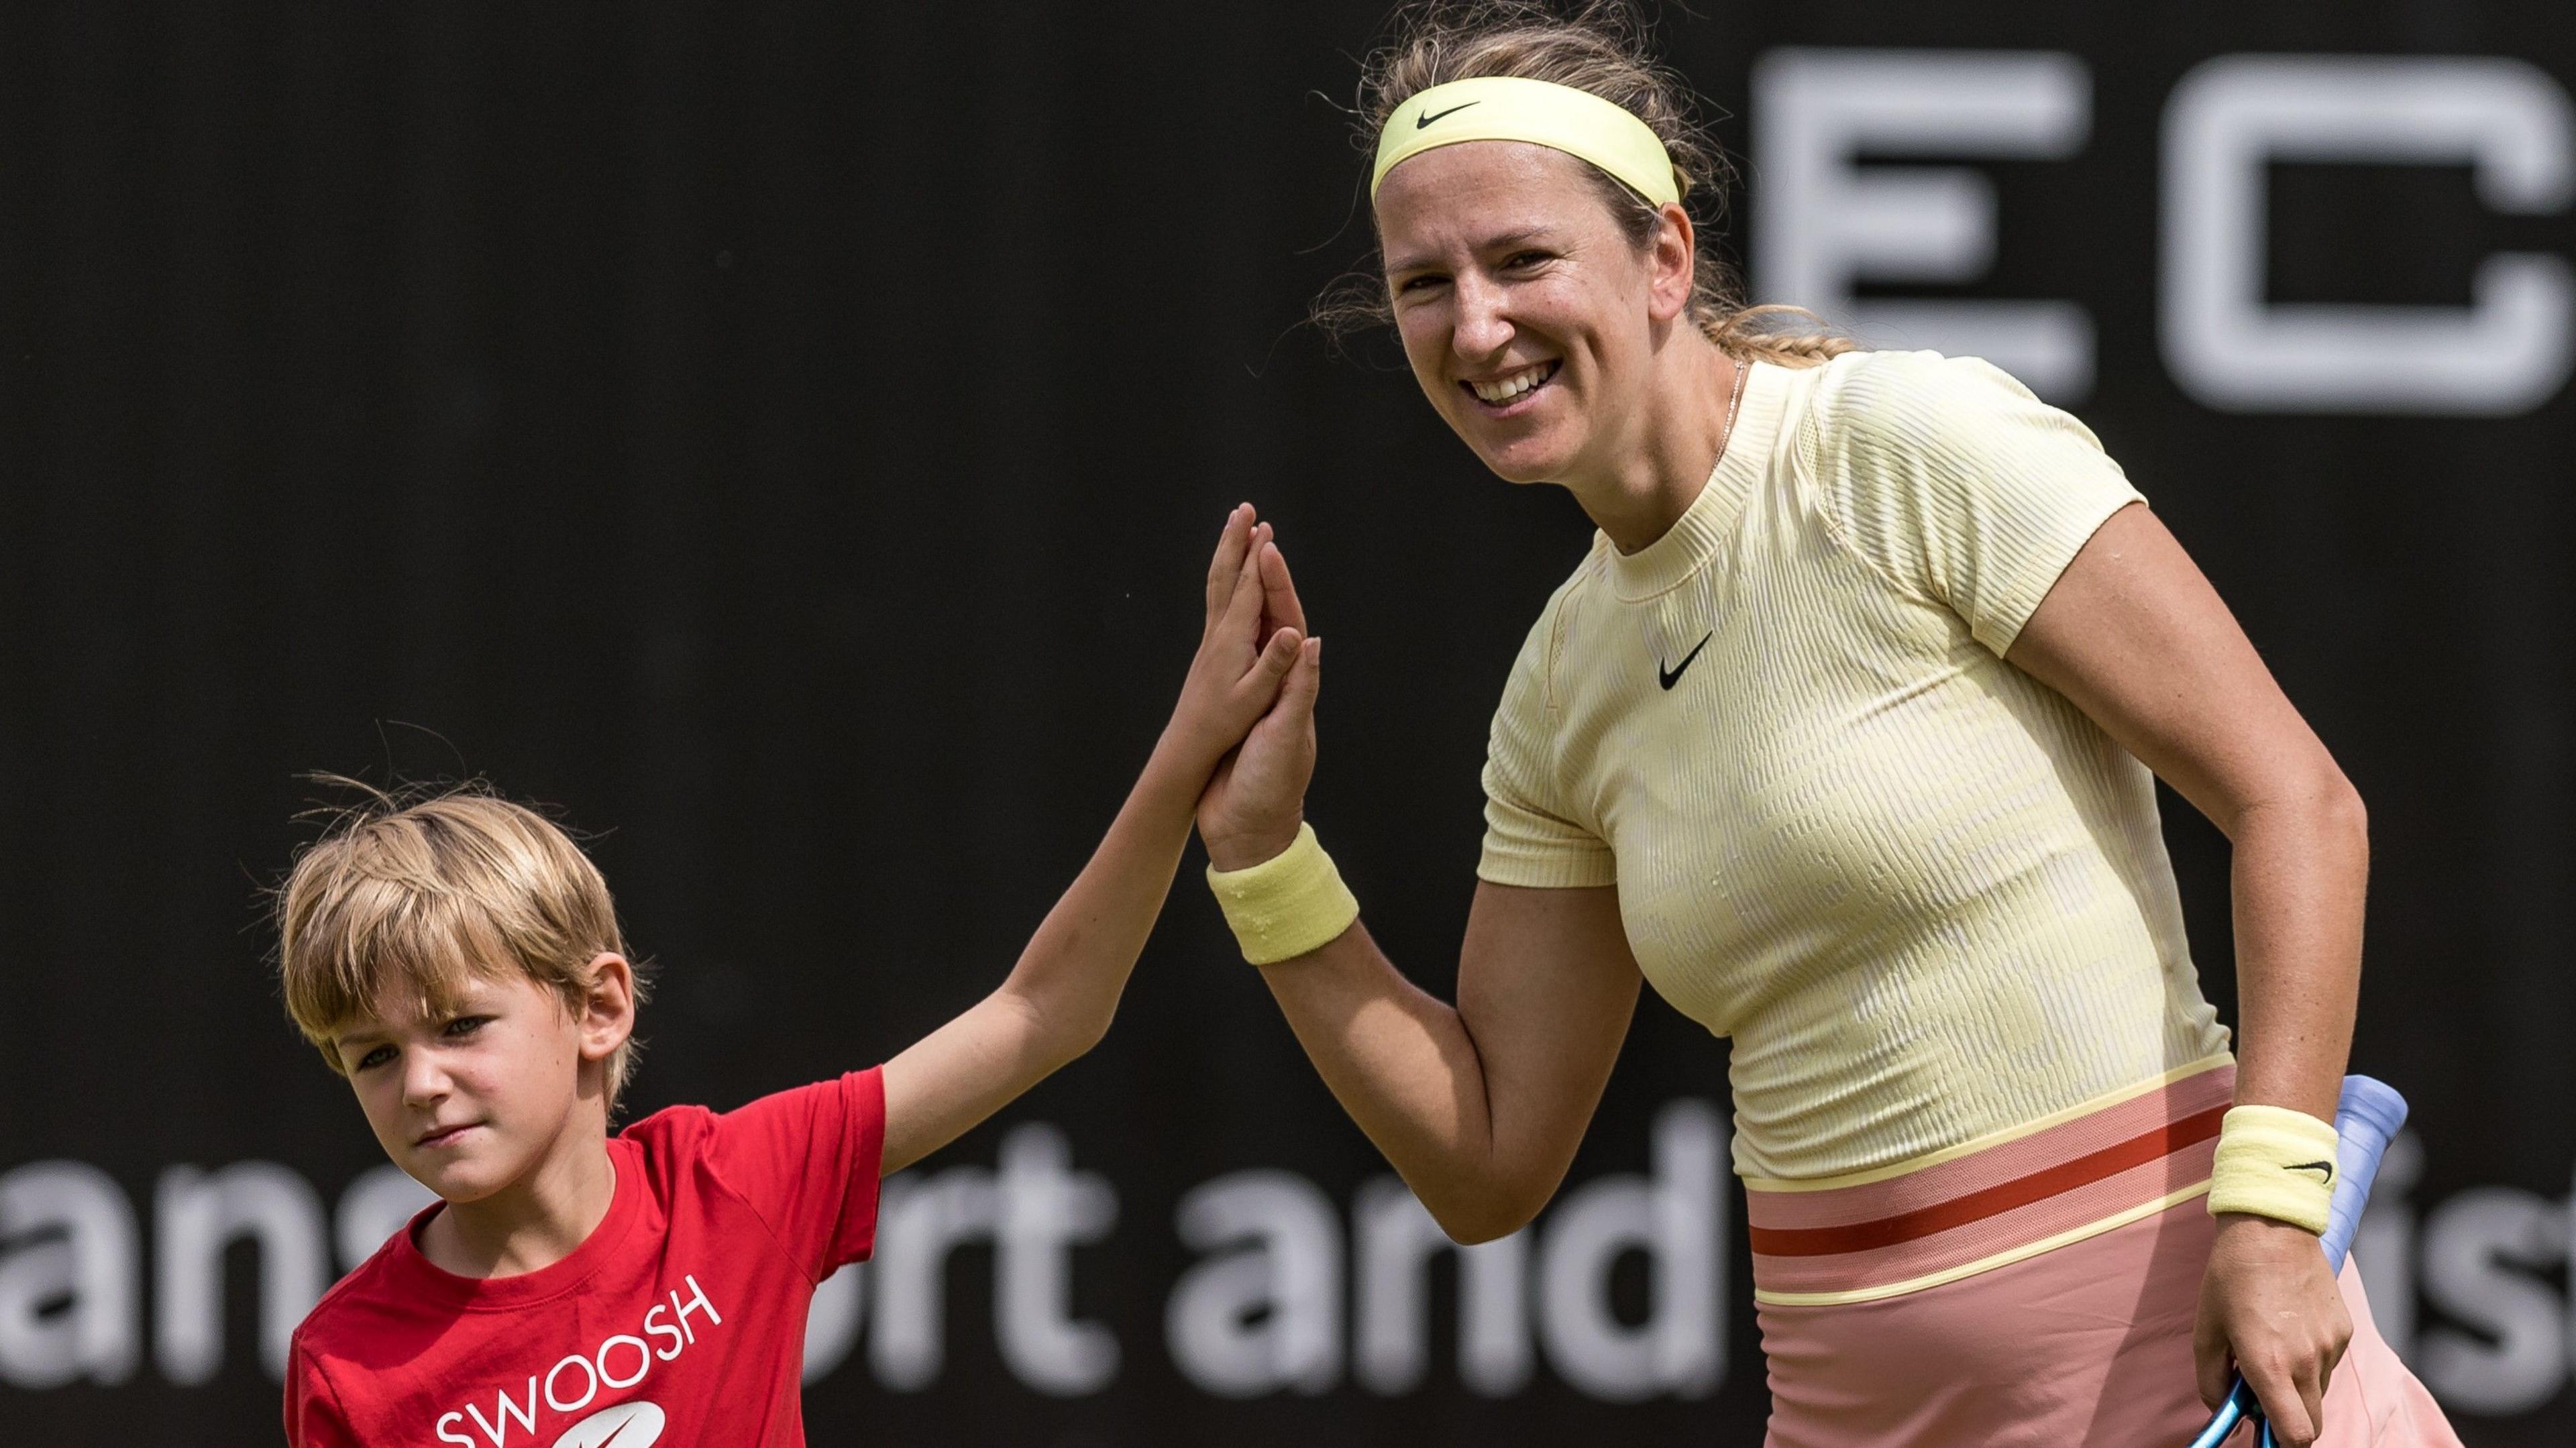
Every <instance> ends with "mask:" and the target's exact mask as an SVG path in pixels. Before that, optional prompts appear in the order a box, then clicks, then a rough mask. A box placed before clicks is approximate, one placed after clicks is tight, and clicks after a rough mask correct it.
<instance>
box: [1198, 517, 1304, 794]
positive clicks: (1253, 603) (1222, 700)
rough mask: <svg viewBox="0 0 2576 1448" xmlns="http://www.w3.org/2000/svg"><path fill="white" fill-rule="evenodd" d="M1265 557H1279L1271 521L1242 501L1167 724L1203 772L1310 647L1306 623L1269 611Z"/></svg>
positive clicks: (1210, 581)
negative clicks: (1279, 620) (1288, 622)
mask: <svg viewBox="0 0 2576 1448" xmlns="http://www.w3.org/2000/svg"><path fill="white" fill-rule="evenodd" d="M1265 555H1266V556H1267V557H1268V558H1270V559H1274V560H1275V559H1277V558H1278V555H1279V550H1278V549H1277V548H1275V547H1273V546H1271V543H1270V525H1269V524H1267V523H1263V522H1260V521H1258V519H1257V518H1256V517H1255V515H1254V513H1253V510H1252V505H1251V504H1250V503H1244V504H1240V505H1238V506H1237V507H1236V508H1235V510H1234V511H1233V512H1231V513H1229V514H1227V515H1226V519H1225V529H1224V531H1223V532H1221V533H1219V534H1218V535H1217V542H1216V556H1215V557H1214V558H1213V559H1211V560H1210V561H1209V563H1208V577H1207V625H1206V627H1205V628H1204V629H1202V630H1201V631H1200V634H1199V651H1198V654H1197V656H1196V657H1194V658H1192V659H1191V660H1190V672H1189V677H1188V678H1187V679H1185V680H1184V681H1183V682H1182V684H1181V697H1180V701H1179V702H1178V703H1176V704H1174V705H1173V706H1172V721H1171V723H1170V724H1168V725H1166V726H1165V727H1164V729H1163V747H1164V748H1165V749H1167V750H1173V751H1177V752H1178V754H1179V756H1180V758H1181V759H1182V760H1184V761H1186V763H1187V767H1188V768H1189V770H1190V772H1191V773H1192V774H1193V775H1195V776H1197V777H1199V778H1205V777H1206V776H1207V775H1208V774H1210V773H1212V772H1214V771H1216V770H1217V769H1218V767H1219V762H1220V761H1222V760H1226V759H1227V758H1228V756H1229V752H1230V751H1231V750H1233V749H1234V747H1235V746H1236V745H1238V744H1240V743H1242V742H1243V738H1244V735H1245V734H1246V733H1247V732H1248V731H1250V730H1252V729H1253V728H1254V726H1255V724H1256V722H1257V721H1260V720H1262V719H1264V717H1265V716H1266V715H1267V714H1268V713H1269V712H1270V709H1271V705H1272V704H1274V703H1275V702H1277V700H1278V698H1279V694H1280V686H1281V685H1282V684H1283V683H1286V682H1288V681H1289V680H1290V678H1291V674H1292V671H1294V670H1295V669H1296V668H1297V667H1298V665H1299V664H1300V662H1301V661H1302V660H1304V659H1305V658H1306V657H1307V655H1308V654H1309V652H1310V647H1309V645H1308V643H1307V640H1306V637H1305V635H1304V633H1303V632H1302V631H1301V630H1300V629H1299V628H1297V627H1295V626H1286V627H1280V626H1275V625H1274V624H1273V622H1272V621H1271V620H1270V619H1269V618H1268V617H1267V616H1266V615H1265V606H1266V600H1265V598H1264V592H1263V580H1264V566H1263V559H1264V557H1265ZM1276 566H1277V567H1279V568H1281V569H1284V568H1285V567H1286V564H1285V563H1284V562H1280V563H1278V564H1276ZM1282 576H1284V574H1283V575H1282ZM1310 667H1311V666H1310ZM1308 692H1309V693H1310V694H1311V693H1312V689H1311V687H1310V688H1309V690H1308Z"/></svg>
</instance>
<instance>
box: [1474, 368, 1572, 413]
mask: <svg viewBox="0 0 2576 1448" xmlns="http://www.w3.org/2000/svg"><path fill="white" fill-rule="evenodd" d="M1555 372H1556V364H1555V363H1553V362H1539V363H1534V364H1532V365H1530V366H1528V367H1524V368H1522V369H1521V370H1520V371H1518V372H1510V373H1506V374H1504V375H1503V376H1501V377H1497V378H1495V379H1494V380H1493V381H1491V382H1470V383H1468V384H1467V389H1468V390H1469V391H1471V392H1473V393H1475V394H1476V396H1477V397H1478V398H1479V399H1481V400H1483V401H1484V402H1485V403H1487V404H1488V405H1490V406H1494V407H1501V406H1503V405H1504V404H1506V403H1509V402H1514V401H1517V400H1518V399H1519V398H1520V396H1521V394H1522V393H1525V392H1527V391H1529V390H1530V389H1531V388H1533V387H1536V386H1538V385H1539V384H1540V383H1542V382H1545V381H1546V380H1547V379H1548V378H1549V377H1550V376H1552V375H1554V373H1555Z"/></svg>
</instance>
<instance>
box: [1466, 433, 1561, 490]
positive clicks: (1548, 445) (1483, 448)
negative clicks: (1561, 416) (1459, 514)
mask: <svg viewBox="0 0 2576 1448" xmlns="http://www.w3.org/2000/svg"><path fill="white" fill-rule="evenodd" d="M1469 446H1470V447H1471V448H1473V449H1474V451H1475V454H1476V459H1477V461H1479V462H1482V463H1483V464H1484V465H1485V466H1486V467H1488V468H1490V469H1492V470H1493V473H1494V476H1496V477H1498V478H1501V479H1502V480H1503V481H1504V482H1507V483H1545V482H1552V481H1554V480H1555V479H1557V478H1561V477H1563V476H1565V470H1566V467H1567V465H1568V463H1570V462H1571V461H1572V459H1573V457H1574V452H1575V449H1574V448H1573V447H1572V446H1571V445H1570V444H1569V443H1568V442H1567V441H1565V440H1563V439H1558V438H1554V437H1548V436H1538V437H1516V438H1511V439H1508V440H1497V439H1490V438H1478V439H1475V440H1474V441H1472V442H1471V443H1470V444H1469Z"/></svg>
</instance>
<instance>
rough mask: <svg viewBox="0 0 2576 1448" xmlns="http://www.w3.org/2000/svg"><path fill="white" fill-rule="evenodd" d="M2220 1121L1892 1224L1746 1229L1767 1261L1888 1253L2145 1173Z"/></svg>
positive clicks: (2222, 1112)
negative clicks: (2132, 1171)
mask: <svg viewBox="0 0 2576 1448" xmlns="http://www.w3.org/2000/svg"><path fill="white" fill-rule="evenodd" d="M2226 1115H2227V1108H2226V1107H2225V1106H2213V1107H2211V1108H2210V1109H2208V1110H2206V1111H2202V1112H2199V1113H2196V1114H2194V1115H2191V1116H2186V1117H2184V1118H2183V1119H2182V1120H2180V1121H2171V1122H2167V1123H2165V1124H2164V1125H2161V1126H2157V1127H2153V1128H2151V1129H2149V1130H2147V1131H2143V1132H2140V1133H2139V1134H2137V1135H2136V1136H2132V1137H2130V1138H2129V1139H2128V1140H2126V1141H2122V1142H2117V1143H2115V1144H2113V1145H2111V1146H2107V1147H2104V1148H2103V1149H2101V1150H2100V1151H2096V1152H2092V1153H2089V1154H2087V1155H2085V1156H2081V1157H2077V1158H2076V1159H2075V1160H2073V1161H2069V1162H2062V1163H2060V1164H2058V1165H2056V1166H2053V1167H2049V1168H2047V1169H2045V1170H2042V1171H2035V1172H2032V1173H2030V1174H2029V1175H2028V1176H2023V1177H2017V1178H2015V1179H2013V1180H2011V1181H2007V1182H1998V1183H1996V1184H1995V1185H1993V1186H1990V1187H1987V1188H1985V1189H1984V1190H1982V1191H1976V1192H1970V1193H1969V1194H1967V1195H1966V1196H1962V1197H1954V1198H1952V1199H1951V1200H1949V1201H1946V1202H1938V1203H1935V1204H1934V1205H1932V1206H1928V1207H1921V1208H1917V1209H1916V1210H1914V1211H1910V1212H1901V1213H1899V1214H1897V1215H1895V1216H1892V1217H1880V1218H1878V1219H1877V1220H1875V1221H1868V1222H1854V1223H1851V1224H1850V1225H1848V1226H1840V1227H1786V1228H1784V1227H1753V1228H1750V1229H1749V1231H1750V1233H1751V1235H1752V1240H1753V1250H1754V1251H1756V1252H1759V1253H1761V1254H1763V1255H1764V1256H1766V1257H1822V1256H1827V1255H1830V1254H1832V1253H1836V1252H1866V1251H1870V1250H1872V1249H1874V1248H1878V1247H1893V1246H1895V1245H1897V1244H1898V1243H1900V1242H1911V1241H1913V1240H1915V1239H1916V1238H1918V1237H1928V1236H1931V1235H1932V1234H1933V1233H1935V1232H1946V1231H1948V1230H1950V1229H1951V1228H1953V1227H1964V1226H1966V1225H1968V1224H1969V1223H1971V1222H1979V1221H1983V1220H1985V1219H1986V1218H1988V1217H1991V1216H1994V1215H1995V1214H1997V1213H1999V1212H2008V1211H2011V1210H2012V1209H2013V1208H2015V1207H2025V1206H2028V1205H2030V1204H2031V1203H2033V1202H2037V1201H2044V1200H2046V1199H2048V1198H2050V1197H2053V1196H2057V1195H2059V1194H2061V1193H2064V1192H2069V1191H2073V1190H2074V1189H2075V1188H2077V1187H2080V1186H2088V1185H2090V1184H2092V1183H2094V1182H2098V1181H2100V1180H2102V1179H2103V1178H2105V1177H2109V1176H2113V1175H2116V1174H2118V1173H2120V1172H2123V1171H2127V1170H2128V1169H2129V1168H2131V1167H2138V1166H2144V1165H2146V1164H2147V1163H2149V1162H2152V1161H2157V1160H2160V1159H2162V1158H2164V1157H2167V1156H2171V1155H2172V1154H2174V1153H2175V1152H2177V1151H2180V1150H2182V1149H2183V1148H2184V1147H2187V1146H2193V1145H2197V1144H2198V1143H2200V1142H2204V1141H2207V1140H2209V1139H2210V1138H2212V1137H2214V1136H2216V1135H2218V1127H2219V1123H2220V1121H2221V1120H2222V1119H2224V1118H2225V1117H2226Z"/></svg>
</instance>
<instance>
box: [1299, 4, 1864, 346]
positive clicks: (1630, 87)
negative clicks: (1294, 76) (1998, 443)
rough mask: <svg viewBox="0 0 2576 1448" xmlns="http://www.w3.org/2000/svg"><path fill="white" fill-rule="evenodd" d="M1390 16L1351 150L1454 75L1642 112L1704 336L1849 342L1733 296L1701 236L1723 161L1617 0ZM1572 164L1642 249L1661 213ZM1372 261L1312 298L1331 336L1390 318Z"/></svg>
mask: <svg viewBox="0 0 2576 1448" xmlns="http://www.w3.org/2000/svg"><path fill="white" fill-rule="evenodd" d="M1394 26H1395V36H1394V38H1393V39H1392V40H1391V41H1389V42H1388V43H1387V44H1386V45H1384V46H1382V47H1380V48H1379V49H1378V50H1376V51H1375V52H1373V53H1371V54H1370V56H1369V57H1368V59H1367V60H1366V61H1364V62H1363V63H1362V65H1361V74H1360V86H1359V99H1358V104H1357V105H1356V107H1355V108H1354V110H1355V115H1356V120H1357V135H1358V143H1359V146H1360V149H1361V150H1362V151H1363V152H1368V153H1371V154H1374V152H1375V150H1376V147H1377V138H1378V133H1379V132H1380V131H1381V130H1383V129H1385V126H1386V120H1387V117H1388V116H1390V115H1392V114H1394V113H1395V108H1396V107H1397V106H1400V105H1402V104H1404V102H1405V101H1406V100H1407V99H1409V98H1410V97H1412V96H1414V95H1416V94H1419V93H1420V92H1422V91H1426V90H1429V89H1430V88H1431V87H1433V86H1435V85H1446V84H1448V83H1449V82H1451V81H1453V80H1467V79H1471V78H1474V77H1479V76H1518V77H1520V78H1522V79H1525V80H1543V81H1552V82H1554V83H1556V84H1558V85H1562V86H1571V87H1573V88H1574V89H1576V90H1580V91H1589V92H1590V93H1592V94H1593V95H1596V96H1599V97H1601V98H1602V99H1603V100H1606V101H1608V102H1610V103H1611V104H1613V105H1615V106H1618V107H1620V108H1621V109H1623V110H1625V111H1627V112H1628V113H1629V114H1631V115H1634V116H1635V117H1637V118H1638V119H1639V120H1641V121H1644V122H1645V123H1646V126H1647V128H1648V129H1650V130H1652V131H1653V132H1654V133H1655V137H1656V139H1657V140H1660V141H1662V142H1663V143H1664V151H1665V153H1666V154H1667V155H1669V156H1670V157H1671V158H1672V163H1673V179H1674V180H1675V181H1676V182H1677V183H1679V185H1680V187H1681V192H1682V204H1683V206H1684V208H1685V209H1687V210H1688V211H1689V213H1690V218H1691V226H1692V230H1693V232H1694V234H1695V236H1696V237H1697V238H1698V241H1697V248H1698V251H1697V255H1696V257H1695V258H1694V266H1693V268H1692V281H1691V297H1690V303H1689V306H1690V316H1691V320H1692V321H1694V322H1696V323H1697V324H1698V325H1699V329H1700V331H1701V332H1702V333H1704V334H1706V335H1707V337H1708V339H1709V340H1710V341H1711V342H1714V343H1716V344H1717V345H1718V346H1719V347H1720V348H1721V349H1723V350H1724V351H1725V352H1726V354H1727V355H1728V356H1730V357H1734V358H1736V359H1738V360H1741V361H1753V360H1760V361H1764V362H1776V363H1779V364H1781V365H1783V366H1789V367H1812V366H1814V365H1816V364H1817V363H1820V362H1823V361H1826V360H1827V359H1829V358H1833V357H1837V356H1840V355H1841V354H1843V353H1845V352H1852V351H1857V350H1859V349H1860V344H1859V343H1858V342H1855V341H1853V340H1852V339H1851V338H1849V337H1843V336H1839V335H1836V334H1835V333H1834V332H1832V331H1831V330H1830V329H1828V328H1827V327H1826V325H1825V323H1824V319H1823V318H1821V317H1818V316H1817V315H1816V314H1815V313H1813V312H1810V311H1808V310H1806V309H1805V308H1803V307H1789V306H1777V305H1770V306H1759V307H1756V306H1748V305H1746V304H1745V301H1744V291H1743V287H1742V284H1741V283H1740V282H1739V281H1738V280H1737V279H1736V276H1735V272H1734V269H1733V268H1732V267H1730V266H1728V265H1727V263H1726V262H1725V260H1724V259H1723V258H1722V257H1720V256H1719V255H1718V254H1717V252H1716V250H1715V247H1714V245H1713V242H1712V238H1714V237H1715V236H1716V235H1717V223H1718V222H1719V221H1721V220H1722V219H1724V217H1725V214H1726V186H1727V183H1728V182H1729V181H1730V180H1732V179H1733V175H1734V173H1733V170H1732V168H1730V167H1729V166H1728V165H1727V163H1726V157H1725V155H1724V153H1723V152H1721V151H1720V150H1719V149H1718V146H1717V143H1716V142H1715V141H1714V140H1712V139H1710V137H1709V136H1708V134H1707V133H1706V131H1704V130H1703V129H1702V128H1701V126H1700V125H1699V123H1698V122H1697V121H1696V120H1694V119H1693V118H1692V115H1691V94H1690V88H1689V86H1688V85H1687V84H1685V83H1684V82H1683V81H1682V79H1681V77H1680V76H1678V75H1676V74H1674V73H1673V72H1672V71H1671V70H1670V69H1669V68H1667V67H1665V66H1663V65H1662V64H1660V63H1658V62H1657V61H1656V60H1655V59H1654V58H1653V56H1652V54H1651V52H1650V51H1649V49H1648V47H1647V44H1646V34H1647V27H1646V24H1645V22H1644V20H1643V19H1641V18H1640V17H1639V16H1638V14H1637V12H1636V10H1635V9H1634V7H1633V6H1631V5H1630V4H1629V3H1628V0H1589V3H1586V4H1584V5H1582V6H1581V7H1580V8H1578V9H1576V10H1575V11H1574V12H1573V13H1572V14H1570V15H1569V14H1559V13H1558V12H1557V10H1556V9H1555V7H1553V6H1551V5H1547V4H1544V3H1538V0H1466V3H1460V0H1431V3H1427V4H1420V5H1414V6H1410V7H1407V8H1406V9H1404V10H1400V11H1398V12H1397V13H1396V17H1395V20H1394ZM1583 169H1584V174H1585V175H1586V176H1588V177H1589V178H1591V180H1592V181H1593V183H1594V186H1595V189H1596V190H1598V191H1599V192H1600V194H1601V197H1602V200H1603V201H1604V202H1605V203H1606V204H1607V205H1608V206H1609V207H1610V211H1611V215H1612V216H1614V217H1615V218H1617V220H1618V222H1619V224H1620V227H1621V229H1622V230H1623V231H1624V232H1626V234H1627V236H1628V239H1629V241H1630V242H1632V243H1633V244H1635V245H1636V246H1637V247H1638V248H1639V249H1641V250H1642V249H1643V248H1645V247H1646V246H1647V245H1648V244H1649V243H1651V242H1652V241H1653V239H1654V236H1655V232H1656V230H1657V228H1659V227H1660V226H1661V225H1662V224H1663V216H1662V212H1661V211H1660V210H1659V209H1658V208H1657V207H1656V206H1655V205H1654V203H1652V202H1650V201H1648V200H1647V199H1646V198H1645V197H1643V196H1640V195H1638V194H1637V193H1636V192H1634V191H1631V190H1629V189H1628V187H1626V186H1625V185H1623V184H1621V183H1620V182H1619V181H1617V180H1616V179H1614V178H1613V177H1611V175H1610V174H1609V173H1608V172H1606V171H1603V170H1601V169H1599V168H1598V167H1595V166H1591V165H1586V166H1585V167H1584V168H1583ZM1382 271H1383V269H1382V268H1380V273H1381V274H1379V275H1365V274H1360V273H1354V274H1352V275H1349V276H1346V277H1344V278H1342V279H1341V280H1340V281H1337V282H1335V283H1334V284H1333V285H1332V287H1331V288H1329V289H1328V290H1326V292H1325V293H1324V295H1323V296H1322V297H1321V298H1320V299H1318V300H1317V302H1316V304H1315V307H1314V310H1313V313H1312V315H1313V318H1314V320H1315V322H1316V323H1317V324H1318V325H1319V326H1321V327H1323V328H1324V330H1325V331H1327V332H1329V333H1331V334H1333V335H1334V336H1336V337H1339V336H1341V335H1343V334H1345V333H1347V332H1350V331H1352V330H1355V329H1357V328H1358V327H1361V326H1376V325H1383V324H1385V323H1387V322H1389V321H1391V320H1392V319H1393V314H1392V312H1391V310H1390V308H1389V306H1388V301H1387V295H1386V279H1385V277H1384V275H1383V274H1382Z"/></svg>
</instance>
